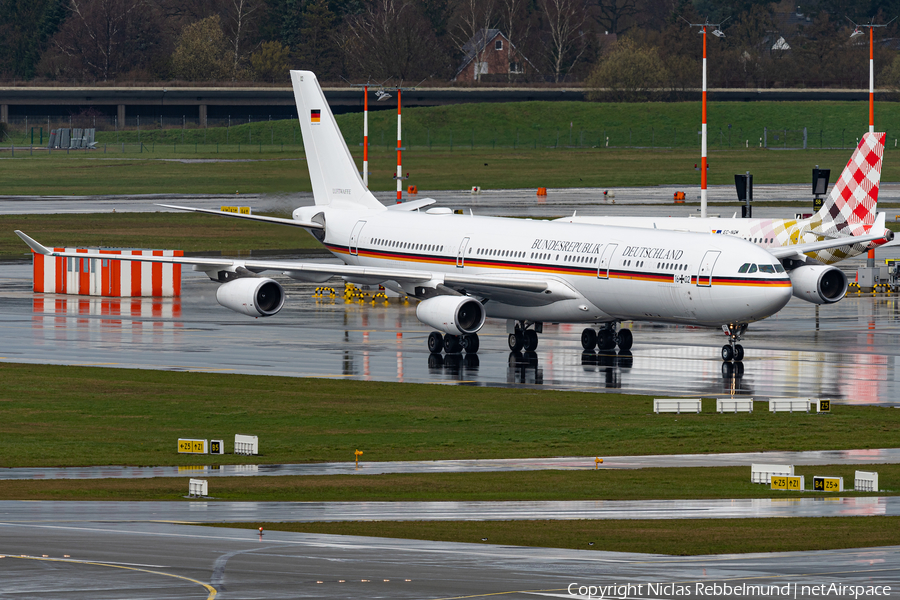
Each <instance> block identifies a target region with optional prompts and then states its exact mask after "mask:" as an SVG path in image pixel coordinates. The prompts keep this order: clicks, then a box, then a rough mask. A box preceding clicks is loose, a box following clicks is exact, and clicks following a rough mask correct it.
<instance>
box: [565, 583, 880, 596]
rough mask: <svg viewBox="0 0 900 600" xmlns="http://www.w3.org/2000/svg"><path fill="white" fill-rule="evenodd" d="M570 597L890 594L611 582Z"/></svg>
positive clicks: (580, 588)
mask: <svg viewBox="0 0 900 600" xmlns="http://www.w3.org/2000/svg"><path fill="white" fill-rule="evenodd" d="M567 591H568V593H569V595H570V596H572V597H573V598H578V599H579V600H604V599H607V598H608V599H610V600H612V599H619V600H626V599H635V598H641V599H647V598H660V597H661V598H677V597H679V596H705V597H710V598H728V597H735V598H741V597H753V598H767V597H770V598H791V599H794V598H800V597H803V598H809V597H823V598H824V597H827V596H832V597H838V598H854V600H855V599H858V598H875V597H886V596H890V595H891V587H890V586H888V585H846V584H842V583H831V584H827V583H823V584H819V585H808V584H798V583H788V584H785V585H763V584H750V583H740V584H736V585H731V584H727V583H693V584H682V583H613V584H611V585H579V584H578V583H571V584H569V587H568V588H567Z"/></svg>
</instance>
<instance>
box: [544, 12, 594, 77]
mask: <svg viewBox="0 0 900 600" xmlns="http://www.w3.org/2000/svg"><path fill="white" fill-rule="evenodd" d="M539 4H540V6H541V10H543V11H544V16H545V18H546V19H547V29H548V33H549V36H550V38H549V40H548V43H547V44H546V45H547V54H548V58H549V62H550V66H551V68H552V69H553V78H554V81H556V82H557V83H559V80H560V78H562V77H565V75H566V74H568V72H569V71H571V70H572V68H573V67H574V66H575V64H576V63H577V62H578V59H580V58H581V55H582V54H584V51H585V50H586V49H587V39H586V36H585V31H584V29H585V21H586V20H587V12H586V10H585V6H584V0H539Z"/></svg>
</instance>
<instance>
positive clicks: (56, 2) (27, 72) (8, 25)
mask: <svg viewBox="0 0 900 600" xmlns="http://www.w3.org/2000/svg"><path fill="white" fill-rule="evenodd" d="M65 4H66V3H65V0H6V1H5V2H2V1H0V40H2V42H0V73H2V74H5V75H7V76H11V77H15V78H22V79H31V78H32V77H34V75H35V71H36V68H37V64H38V61H40V58H41V54H42V53H43V52H44V50H46V48H47V42H48V40H49V39H50V38H51V37H52V36H53V34H55V33H56V32H57V30H58V29H59V26H60V24H61V23H62V22H63V20H64V19H65V17H66V14H67V11H66V6H65Z"/></svg>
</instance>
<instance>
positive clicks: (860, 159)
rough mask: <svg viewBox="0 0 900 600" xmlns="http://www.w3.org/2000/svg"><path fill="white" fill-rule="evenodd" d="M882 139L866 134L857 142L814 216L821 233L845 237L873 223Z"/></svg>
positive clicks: (878, 135)
mask: <svg viewBox="0 0 900 600" xmlns="http://www.w3.org/2000/svg"><path fill="white" fill-rule="evenodd" d="M884 138H885V134H884V133H866V134H864V135H863V137H862V139H861V140H860V141H859V146H857V147H856V150H855V151H854V152H853V156H851V157H850V161H849V162H847V166H846V167H844V171H843V172H842V173H841V176H840V178H839V179H838V180H837V182H836V183H835V184H834V188H832V190H831V194H830V195H829V196H828V199H826V200H825V203H824V204H823V205H822V208H821V209H820V210H819V213H818V215H817V216H818V217H821V219H822V227H823V228H824V229H827V230H831V231H838V232H848V233H849V231H848V230H854V229H857V228H858V226H859V225H862V224H865V225H871V224H872V223H874V222H875V212H876V205H877V202H878V185H879V184H880V183H881V161H882V159H883V157H884Z"/></svg>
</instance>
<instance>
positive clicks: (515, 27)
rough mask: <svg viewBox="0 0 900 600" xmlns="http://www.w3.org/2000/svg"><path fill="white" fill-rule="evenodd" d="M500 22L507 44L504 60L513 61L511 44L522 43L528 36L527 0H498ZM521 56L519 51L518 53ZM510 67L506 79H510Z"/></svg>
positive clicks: (529, 23)
mask: <svg viewBox="0 0 900 600" xmlns="http://www.w3.org/2000/svg"><path fill="white" fill-rule="evenodd" d="M500 22H501V26H502V27H503V28H504V29H505V31H504V32H503V33H504V34H505V35H506V39H507V40H509V44H507V45H506V62H507V63H509V64H510V65H512V63H513V46H515V45H516V44H522V42H523V41H524V40H525V39H526V38H527V37H528V33H529V30H530V29H531V22H530V21H529V19H528V14H527V0H500ZM520 56H521V53H520ZM512 76H513V72H512V69H507V80H508V81H512Z"/></svg>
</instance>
